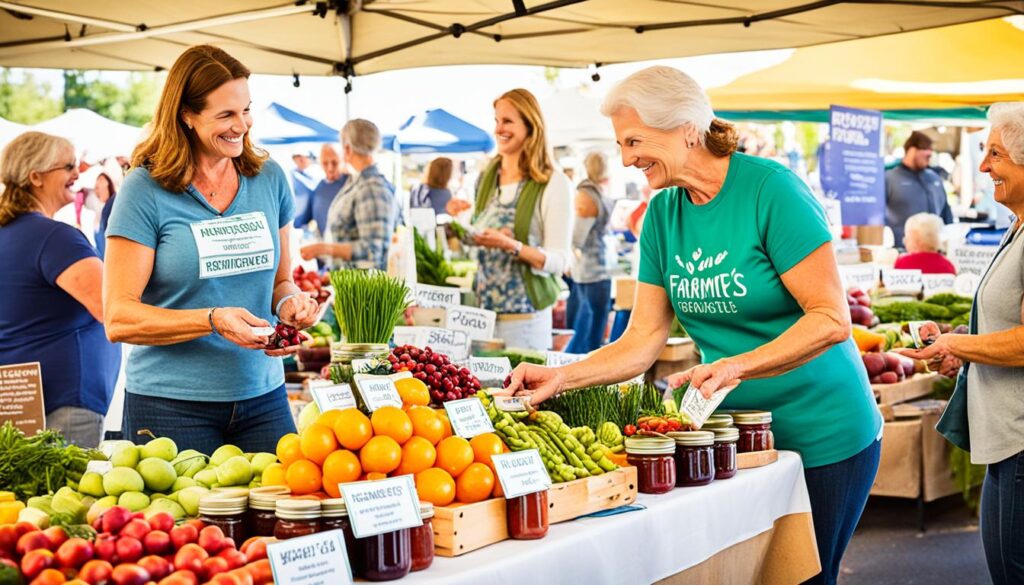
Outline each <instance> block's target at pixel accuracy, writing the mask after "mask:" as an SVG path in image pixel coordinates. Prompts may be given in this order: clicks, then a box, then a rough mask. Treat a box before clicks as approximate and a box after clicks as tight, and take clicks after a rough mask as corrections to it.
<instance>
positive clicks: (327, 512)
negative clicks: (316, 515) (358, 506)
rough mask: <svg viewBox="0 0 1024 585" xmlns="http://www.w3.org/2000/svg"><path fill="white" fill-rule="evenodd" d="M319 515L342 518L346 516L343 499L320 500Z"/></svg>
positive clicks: (346, 510) (346, 509)
mask: <svg viewBox="0 0 1024 585" xmlns="http://www.w3.org/2000/svg"><path fill="white" fill-rule="evenodd" d="M320 515H321V516H323V517H324V518H343V517H345V516H348V508H347V507H346V506H345V500H343V499H341V498H328V499H326V500H320Z"/></svg>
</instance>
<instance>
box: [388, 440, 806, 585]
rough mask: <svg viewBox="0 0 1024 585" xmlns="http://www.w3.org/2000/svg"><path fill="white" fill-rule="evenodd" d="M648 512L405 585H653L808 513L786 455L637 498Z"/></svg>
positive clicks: (494, 551) (578, 523) (466, 559)
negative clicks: (781, 520) (726, 476)
mask: <svg viewBox="0 0 1024 585" xmlns="http://www.w3.org/2000/svg"><path fill="white" fill-rule="evenodd" d="M637 503H638V504H643V505H644V506H646V507H647V509H646V510H640V511H636V512H629V513H626V514H619V515H616V516H608V517H603V518H579V519H577V520H573V521H571V522H563V523H561V524H556V525H554V526H552V527H551V529H550V530H549V531H548V535H547V536H546V537H545V538H544V539H542V540H526V541H516V540H506V541H504V542H500V543H498V544H494V545H491V546H488V547H486V548H483V549H480V550H477V551H473V552H470V553H467V554H465V555H463V556H461V557H456V558H442V557H436V558H435V559H434V564H433V566H431V567H430V568H429V569H427V570H426V571H420V572H417V573H411V574H410V575H409V576H408V577H406V578H405V579H403V580H402V583H406V584H411V583H438V584H440V583H443V584H445V585H461V584H465V585H480V584H485V585H505V584H507V585H524V584H527V585H540V584H542V583H556V582H557V583H587V584H588V585H590V584H597V583H609V584H621V583H638V584H639V583H653V582H655V581H658V580H660V579H664V578H666V577H668V576H670V575H674V574H676V573H679V572H681V571H684V570H686V569H688V568H690V567H693V566H695V565H697V564H700V563H701V562H703V561H705V560H707V559H708V558H710V557H712V556H714V555H715V554H716V553H718V552H719V551H722V550H725V549H727V548H729V547H731V546H732V545H734V544H737V543H739V542H743V541H745V540H748V539H750V538H753V537H754V536H756V535H758V534H761V533H762V532H765V531H767V530H769V529H771V528H772V526H773V525H774V523H775V521H776V520H778V519H779V518H781V517H782V516H786V515H788V514H795V513H806V512H810V510H811V504H810V500H809V499H808V497H807V486H806V484H805V483H804V474H803V464H802V463H801V461H800V457H799V456H798V455H797V454H795V453H792V452H786V451H782V452H779V461H778V462H777V463H774V464H772V465H768V466H766V467H761V468H757V469H746V470H742V471H740V472H739V473H737V474H736V476H735V477H733V478H731V479H728V480H722V481H716V482H713V483H711V485H707V486H703V487H696V488H677V489H675V490H673V491H671V492H669V493H667V494H662V495H658V496H650V495H645V494H640V497H639V498H637Z"/></svg>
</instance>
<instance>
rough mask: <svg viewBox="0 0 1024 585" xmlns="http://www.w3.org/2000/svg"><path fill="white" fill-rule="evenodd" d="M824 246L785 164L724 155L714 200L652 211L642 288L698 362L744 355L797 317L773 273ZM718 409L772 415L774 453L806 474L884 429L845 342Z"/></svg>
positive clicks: (806, 196)
mask: <svg viewBox="0 0 1024 585" xmlns="http://www.w3.org/2000/svg"><path fill="white" fill-rule="evenodd" d="M831 239H832V237H831V234H830V233H829V230H828V225H827V223H826V221H825V214H824V212H823V210H822V208H821V206H820V205H819V204H818V203H817V202H816V201H815V200H814V197H813V196H812V195H811V193H810V191H809V190H808V189H807V186H806V185H804V183H803V182H802V181H801V180H800V179H799V178H798V177H797V176H796V175H795V174H793V173H792V172H791V171H789V170H788V169H786V168H785V167H783V166H782V165H780V164H778V163H776V162H773V161H769V160H766V159H761V158H757V157H752V156H748V155H745V154H741V153H736V154H734V155H732V158H731V160H730V163H729V171H728V173H727V175H726V178H725V182H724V183H723V185H722V189H721V191H719V193H718V195H717V196H716V197H715V198H714V199H712V200H711V201H710V202H709V203H707V204H705V205H694V204H693V203H692V202H691V201H690V199H689V197H688V195H687V193H686V191H685V190H683V189H681V188H678V187H676V188H672V189H666V190H665V191H662V192H661V193H659V194H658V195H657V196H656V197H654V199H652V200H651V203H650V208H649V209H648V211H647V217H646V219H645V221H644V228H643V233H642V235H641V238H640V250H641V251H640V274H639V280H640V282H645V283H647V284H652V285H655V286H660V287H663V288H664V289H665V290H666V292H667V293H668V296H669V300H670V301H671V303H672V307H673V309H674V310H675V313H676V315H677V316H678V317H679V321H680V322H681V323H682V324H683V326H684V327H685V328H686V331H687V332H688V333H689V334H690V335H691V336H692V337H693V339H694V341H695V342H696V343H697V345H698V347H700V349H701V352H702V354H703V356H702V357H703V361H704V362H705V363H710V362H713V361H715V360H717V359H719V358H723V357H730V356H734V355H737V354H741V353H744V352H747V351H751V350H753V349H755V348H757V347H759V346H761V345H764V344H766V343H768V342H770V341H772V340H773V339H775V338H777V337H778V336H780V335H781V334H782V333H783V332H784V331H786V330H787V329H788V328H789V327H790V326H792V325H793V324H794V323H796V321H797V320H798V319H799V318H800V317H801V316H803V310H802V309H801V308H800V305H799V304H798V303H797V301H796V299H794V298H793V296H792V295H791V294H790V293H789V291H788V290H787V289H786V287H785V286H784V285H783V283H782V279H781V277H780V275H781V274H783V273H785V272H786V271H787V270H789V269H790V268H792V267H793V266H795V265H797V264H798V263H799V262H800V261H801V260H803V259H804V258H806V257H807V255H808V254H810V253H811V252H813V251H814V250H816V249H818V248H819V247H820V246H821V245H822V244H824V243H826V242H828V241H830V240H831ZM722 408H734V409H758V410H770V411H771V412H772V430H773V431H774V433H775V444H776V446H777V447H778V448H780V449H791V450H794V451H797V452H799V453H800V455H801V456H802V457H803V460H804V466H805V467H820V466H822V465H828V464H831V463H836V462H838V461H842V460H844V459H847V458H849V457H852V456H853V455H856V454H857V453H859V452H860V451H862V450H863V449H864V448H866V447H867V446H868V445H870V444H871V443H872V442H873V441H874V440H875V439H876V438H877V437H878V436H879V432H880V429H881V424H882V419H881V416H880V415H879V413H878V409H877V407H876V406H875V401H874V398H873V396H872V394H871V387H870V385H869V384H868V378H867V372H866V371H865V369H864V366H863V365H862V362H861V359H860V355H859V354H858V352H857V347H856V346H855V345H854V342H853V340H852V339H847V340H846V341H844V342H843V343H840V344H838V345H834V346H832V347H831V348H829V349H828V350H827V351H826V352H825V353H823V354H822V355H820V356H818V357H817V358H815V359H813V360H811V361H810V362H808V363H806V364H804V365H803V366H800V367H798V368H796V369H794V370H792V371H790V372H787V373H785V374H783V375H781V376H776V377H774V378H766V379H759V380H748V381H745V382H743V383H742V384H741V385H740V386H739V387H738V388H737V389H736V390H733V391H732V392H731V393H730V394H729V396H727V397H726V399H725V402H724V403H723V406H722Z"/></svg>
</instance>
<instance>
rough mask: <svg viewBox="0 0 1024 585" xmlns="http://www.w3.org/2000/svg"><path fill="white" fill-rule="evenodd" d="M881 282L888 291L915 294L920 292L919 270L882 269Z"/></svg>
mask: <svg viewBox="0 0 1024 585" xmlns="http://www.w3.org/2000/svg"><path fill="white" fill-rule="evenodd" d="M882 284H884V285H885V288H887V289H888V290H889V291H890V292H896V291H899V292H907V293H911V294H917V293H919V292H921V286H922V284H921V271H920V270H883V271H882Z"/></svg>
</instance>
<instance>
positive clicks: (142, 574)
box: [110, 563, 150, 585]
mask: <svg viewBox="0 0 1024 585" xmlns="http://www.w3.org/2000/svg"><path fill="white" fill-rule="evenodd" d="M110 579H111V580H112V581H113V582H114V585H146V583H148V582H149V580H150V579H149V573H147V572H146V569H143V568H142V567H140V566H138V565H135V564H131V563H127V564H123V565H118V566H116V567H114V571H113V572H112V573H111V574H110Z"/></svg>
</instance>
